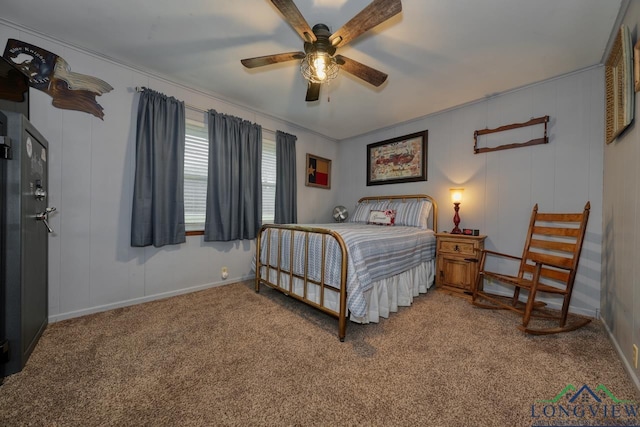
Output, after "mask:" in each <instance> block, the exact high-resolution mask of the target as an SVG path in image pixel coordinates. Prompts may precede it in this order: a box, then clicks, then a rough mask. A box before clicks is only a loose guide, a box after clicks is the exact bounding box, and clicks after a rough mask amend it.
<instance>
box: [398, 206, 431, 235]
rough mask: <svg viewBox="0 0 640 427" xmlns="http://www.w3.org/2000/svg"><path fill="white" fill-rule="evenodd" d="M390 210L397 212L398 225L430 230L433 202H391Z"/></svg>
mask: <svg viewBox="0 0 640 427" xmlns="http://www.w3.org/2000/svg"><path fill="white" fill-rule="evenodd" d="M389 209H394V210H395V211H396V225H406V226H409V227H419V228H424V229H426V228H429V227H428V225H427V220H428V218H429V213H430V212H431V202H430V201H428V200H418V201H408V202H391V203H389Z"/></svg>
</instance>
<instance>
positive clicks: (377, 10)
mask: <svg viewBox="0 0 640 427" xmlns="http://www.w3.org/2000/svg"><path fill="white" fill-rule="evenodd" d="M272 1H273V0H272ZM401 10H402V3H401V2H400V0H374V1H373V2H372V3H371V4H369V6H367V7H365V8H364V9H362V11H360V13H358V14H357V15H356V16H354V17H353V18H351V20H350V21H349V22H347V23H346V24H344V25H343V26H342V28H340V29H339V30H338V31H336V32H335V33H333V34H332V35H331V37H329V41H330V42H331V44H332V45H333V46H335V47H341V46H344V45H346V44H347V43H349V42H350V41H351V40H353V39H355V38H356V37H358V36H359V35H360V34H362V33H364V32H366V31H368V30H370V29H371V28H373V27H375V26H376V25H378V24H381V23H383V22H384V21H386V20H387V19H389V18H391V17H392V16H395V15H397V14H398V13H400V11H401Z"/></svg>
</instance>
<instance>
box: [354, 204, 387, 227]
mask: <svg viewBox="0 0 640 427" xmlns="http://www.w3.org/2000/svg"><path fill="white" fill-rule="evenodd" d="M388 205H389V201H387V200H385V201H383V202H376V203H367V202H360V203H358V204H357V205H356V208H355V210H354V211H353V215H349V219H347V222H361V223H364V224H366V223H368V222H369V214H370V213H371V211H372V210H376V211H380V210H385V209H387V206H388Z"/></svg>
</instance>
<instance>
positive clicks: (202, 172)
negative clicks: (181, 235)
mask: <svg viewBox="0 0 640 427" xmlns="http://www.w3.org/2000/svg"><path fill="white" fill-rule="evenodd" d="M191 116H192V117H193V116H194V115H191ZM185 134H186V136H185V144H184V220H185V228H186V231H203V230H204V222H205V217H206V209H207V205H206V203H207V175H208V167H207V165H208V163H209V131H208V128H207V124H206V123H203V120H202V119H200V120H193V119H190V118H188V119H187V120H186V126H185ZM275 201H276V141H275V135H274V136H272V137H269V136H266V137H265V136H263V138H262V222H263V223H273V221H274V219H275ZM195 234H200V233H195Z"/></svg>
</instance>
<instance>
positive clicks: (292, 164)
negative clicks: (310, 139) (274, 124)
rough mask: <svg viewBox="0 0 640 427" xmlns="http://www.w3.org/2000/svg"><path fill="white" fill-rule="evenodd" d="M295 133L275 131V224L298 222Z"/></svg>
mask: <svg viewBox="0 0 640 427" xmlns="http://www.w3.org/2000/svg"><path fill="white" fill-rule="evenodd" d="M297 139H298V137H297V136H295V135H289V134H288V133H284V132H281V131H276V206H275V219H274V222H275V223H276V224H295V223H297V222H298V203H297V187H296V140H297Z"/></svg>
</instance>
